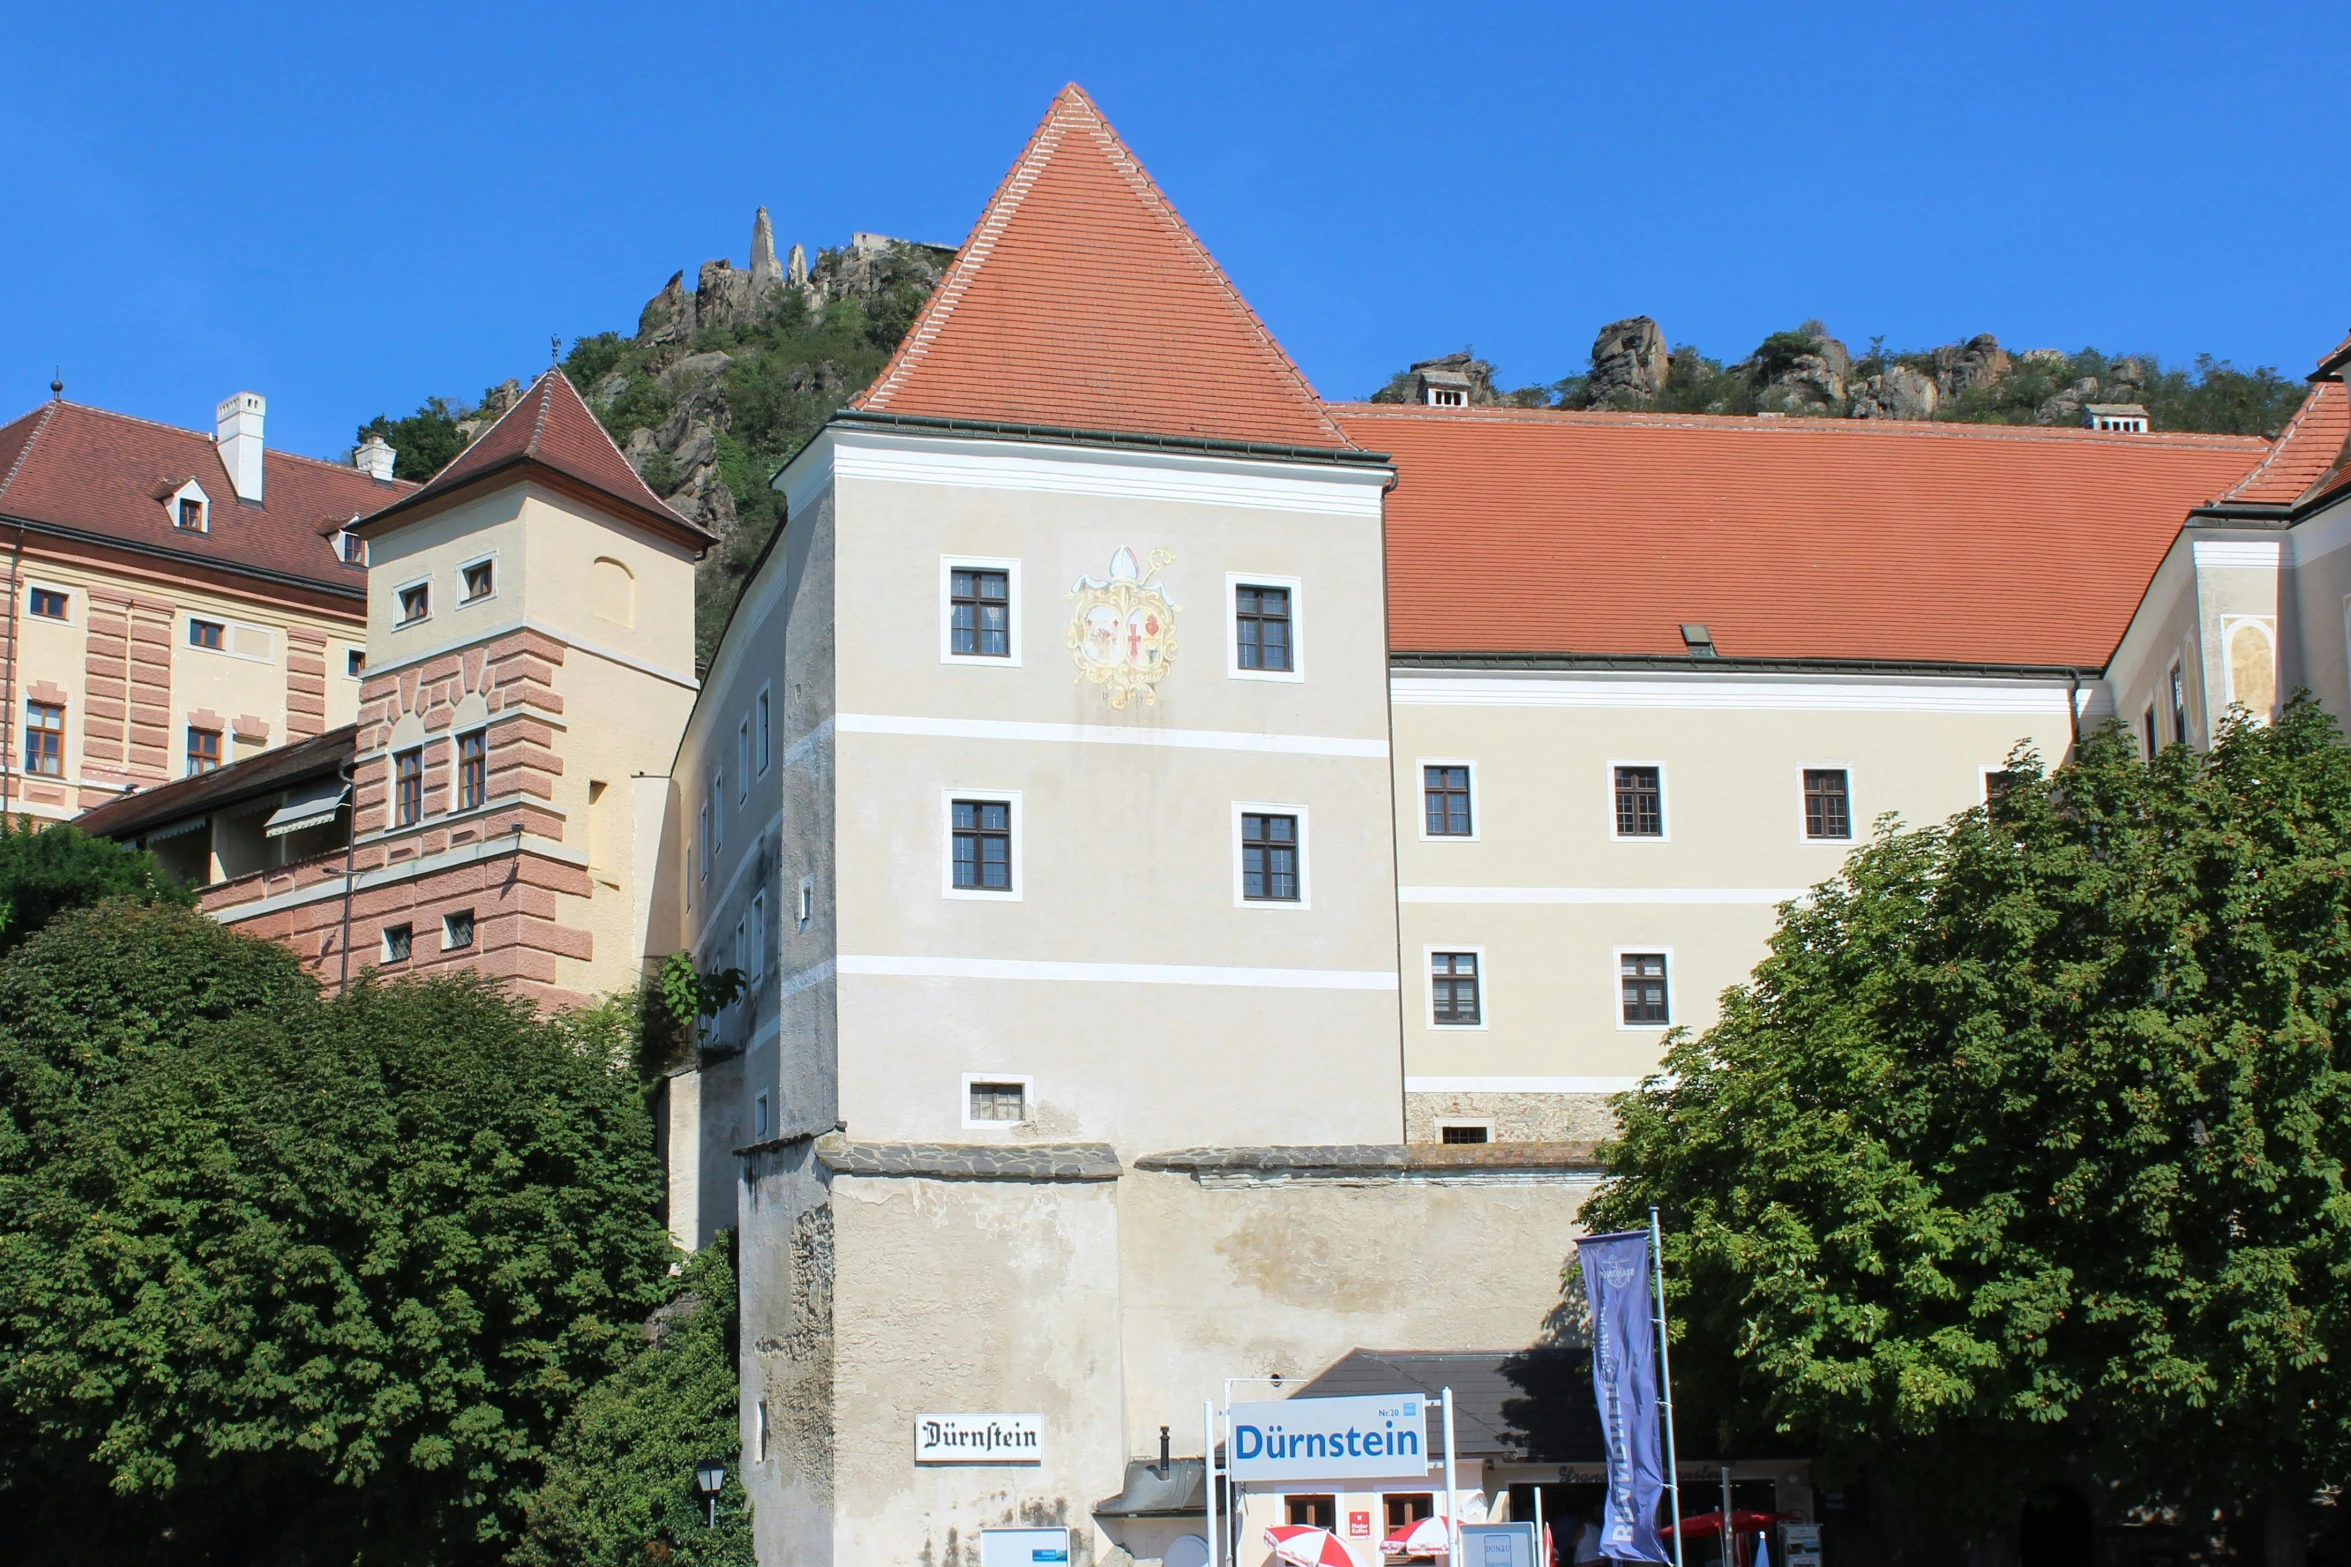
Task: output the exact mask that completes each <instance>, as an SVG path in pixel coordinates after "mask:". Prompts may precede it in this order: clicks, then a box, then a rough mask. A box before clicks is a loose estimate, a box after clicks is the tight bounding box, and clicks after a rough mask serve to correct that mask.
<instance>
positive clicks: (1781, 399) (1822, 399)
mask: <svg viewBox="0 0 2351 1567" xmlns="http://www.w3.org/2000/svg"><path fill="white" fill-rule="evenodd" d="M1743 368H1744V369H1745V371H1746V374H1747V377H1748V380H1749V382H1750V383H1751V384H1752V385H1753V386H1754V387H1755V389H1756V391H1757V392H1758V393H1759V394H1760V395H1759V398H1758V402H1759V404H1760V406H1761V407H1762V409H1763V411H1765V412H1767V413H1781V414H1806V415H1816V416H1817V415H1831V414H1841V413H1844V412H1845V411H1846V406H1845V391H1846V381H1847V379H1848V378H1849V377H1850V376H1851V375H1852V373H1853V356H1852V355H1851V354H1849V353H1847V352H1846V351H1845V345H1844V344H1843V343H1840V342H1838V341H1837V340H1836V339H1835V338H1833V337H1831V336H1829V332H1828V328H1827V327H1825V326H1823V325H1821V324H1820V323H1819V322H1818V321H1807V322H1805V323H1804V324H1803V325H1802V326H1800V327H1798V328H1796V330H1795V331H1793V332H1775V333H1773V334H1772V335H1771V336H1770V337H1768V338H1766V339H1764V341H1763V344H1762V346H1761V347H1759V348H1757V349H1756V351H1755V353H1754V354H1753V355H1752V356H1751V357H1750V358H1749V359H1748V360H1747V362H1746V364H1745V366H1744V367H1743Z"/></svg>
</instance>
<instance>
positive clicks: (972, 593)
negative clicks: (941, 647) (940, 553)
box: [947, 566, 1012, 658]
mask: <svg viewBox="0 0 2351 1567" xmlns="http://www.w3.org/2000/svg"><path fill="white" fill-rule="evenodd" d="M948 578H949V581H948V591H947V606H948V624H947V648H948V651H949V652H952V653H956V654H959V655H964V656H969V657H975V658H1010V657H1011V656H1012V574H1011V573H1010V572H1005V571H981V570H978V569H977V568H970V567H961V566H959V567H956V568H955V569H954V570H953V571H951V572H950V573H949V574H948Z"/></svg>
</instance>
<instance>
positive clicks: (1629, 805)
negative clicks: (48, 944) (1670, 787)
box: [1616, 767, 1665, 838]
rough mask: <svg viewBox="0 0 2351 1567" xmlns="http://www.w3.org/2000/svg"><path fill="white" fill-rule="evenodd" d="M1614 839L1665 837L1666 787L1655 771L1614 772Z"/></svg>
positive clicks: (1645, 769) (1620, 770)
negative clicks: (1616, 837)
mask: <svg viewBox="0 0 2351 1567" xmlns="http://www.w3.org/2000/svg"><path fill="white" fill-rule="evenodd" d="M1616 835H1617V836H1618V837H1619V838H1662V837H1664V836H1665V787H1664V784H1663V782H1662V781H1661V780H1660V779H1659V777H1658V770H1657V769H1656V768H1654V767H1620V768H1618V769H1617V770H1616Z"/></svg>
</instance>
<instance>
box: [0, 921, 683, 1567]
mask: <svg viewBox="0 0 2351 1567" xmlns="http://www.w3.org/2000/svg"><path fill="white" fill-rule="evenodd" d="M624 1054H625V1052H622V1051H621V1050H619V1049H618V1048H617V1046H616V1042H615V1041H614V1039H613V1038H612V1037H611V1031H610V1030H609V1029H604V1030H601V1031H598V1030H596V1029H593V1028H591V1029H590V1030H588V1031H586V1032H582V1031H580V1030H578V1029H576V1028H575V1027H574V1026H573V1025H571V1024H568V1023H565V1022H561V1021H548V1020H543V1019H541V1018H539V1017H538V1016H536V1014H535V1013H534V1012H533V1011H532V1010H531V1009H530V1007H529V1006H528V1005H527V1004H525V1003H522V1002H519V1001H517V1000H514V999H511V998H509V997H507V996H505V995H503V994H502V993H501V992H499V991H498V990H497V989H495V988H494V987H493V986H492V985H490V984H489V983H488V982H486V981H482V980H478V979H470V978H469V979H448V980H432V981H425V982H405V983H400V984H395V985H380V984H377V983H374V982H372V981H370V982H363V983H361V984H359V985H357V986H355V987H354V988H353V989H352V990H351V991H350V992H349V993H348V994H347V995H345V996H344V997H342V998H340V999H338V1000H335V1001H331V1002H326V1001H322V1000H321V999H320V997H319V994H318V991H317V987H316V986H315V984H314V983H313V982H312V981H311V980H310V979H309V978H308V977H307V976H306V975H305V974H304V973H303V971H302V970H301V968H300V967H299V965H298V964H297V963H296V962H295V960H294V958H293V957H292V955H291V954H289V953H287V952H285V951H284V950H283V949H281V948H278V947H276V946H274V945H272V944H269V943H264V942H260V941H255V940H252V939H250V938H246V937H240V936H237V935H235V934H233V933H231V932H229V931H226V930H223V929H221V928H220V927H218V926H216V925H214V924H213V923H211V922H210V921H208V920H206V919H204V918H202V917H201V916H199V915H196V914H193V913H191V912H188V911H186V910H181V909H174V908H160V907H141V906H137V905H133V904H129V903H123V902H113V903H106V904H100V905H96V906H93V907H92V908H89V909H86V910H81V911H77V912H74V913H70V914H67V915H64V916H61V917H60V918H58V919H57V920H55V921H53V922H52V923H51V924H50V926H49V927H48V928H47V929H46V930H44V931H42V932H41V933H40V934H39V935H38V936H36V937H34V938H33V939H32V940H30V941H28V942H26V943H25V945H24V946H23V947H22V948H20V949H19V950H18V951H17V952H16V953H14V954H13V955H11V956H10V957H9V958H7V959H6V960H5V961H0V1514H4V1515H6V1516H7V1517H8V1518H9V1520H10V1523H9V1534H10V1537H11V1547H12V1549H13V1550H14V1551H15V1552H16V1553H17V1558H16V1559H19V1560H26V1561H35V1562H43V1561H50V1560H57V1561H63V1560H66V1559H68V1558H69V1557H70V1558H71V1559H73V1560H77V1561H82V1560H107V1561H128V1562H137V1561H147V1560H157V1561H161V1560H174V1559H199V1560H200V1559H207V1558H208V1557H209V1558H211V1559H230V1558H232V1557H233V1558H235V1559H239V1560H249V1561H258V1562H285V1563H293V1562H300V1561H342V1562H377V1561H383V1562H420V1563H421V1562H452V1563H454V1562H467V1561H479V1560H491V1559H494V1558H495V1557H496V1555H497V1554H498V1553H499V1551H501V1550H502V1549H503V1548H504V1546H505V1544H506V1543H508V1542H509V1541H510V1539H511V1537H512V1535H513V1533H514V1531H515V1529H516V1527H517V1526H518V1524H519V1523H520V1521H521V1517H522V1509H523V1504H524V1502H525V1500H526V1498H527V1497H528V1496H529V1495H530V1493H531V1492H532V1491H533V1490H534V1489H535V1488H536V1487H537V1485H538V1484H539V1483H540V1479H541V1465H542V1463H543V1461H544V1459H545V1456H546V1454H547V1452H548V1448H549V1443H550V1442H551V1441H552V1439H553V1437H554V1435H555V1433H556V1431H557V1430H558V1429H559V1428H560V1426H561V1425H562V1423H563V1421H564V1420H565V1418H566V1417H567V1416H568V1415H569V1413H570V1411H571V1408H572V1406H573V1405H574V1403H575V1402H576V1401H577V1399H578V1398H579V1396H580V1395H581V1394H582V1393H583V1392H584V1391H585V1390H586V1389H587V1388H588V1387H589V1386H591V1385H592V1384H593V1383H594V1382H595V1381H596V1380H598V1379H599V1378H600V1377H602V1376H603V1375H604V1374H606V1373H607V1372H609V1371H611V1370H613V1369H614V1368H616V1367H618V1366H620V1365H622V1364H624V1363H625V1362H626V1361H627V1359H628V1358H629V1356H630V1355H631V1354H632V1353H633V1352H634V1350H635V1348H636V1346H637V1345H638V1344H639V1343H640V1342H641V1339H640V1338H639V1334H638V1327H637V1324H638V1322H639V1321H640V1320H641V1319H642V1317H643V1315H644V1313H645V1312H646V1311H647V1309H649V1308H650V1307H651V1306H652V1305H653V1304H654V1303H655V1302H656V1301H657V1300H658V1299H659V1298H660V1295H661V1293H662V1288H663V1280H664V1276H665V1273H666V1270H667V1267H668V1264H669V1260H670V1256H671V1249H670V1246H669V1242H668V1238H667V1236H666V1234H665V1233H664V1232H663V1230H662V1228H661V1226H660V1224H659V1222H658V1221H657V1220H656V1218H655V1217H654V1211H655V1204H656V1202H657V1200H658V1197H659V1193H660V1176H659V1171H658V1169H657V1167H656V1165H655V1162H654V1160H653V1157H652V1153H651V1146H652V1138H651V1134H650V1128H649V1127H648V1125H647V1123H646V1121H645V1118H644V1114H643V1110H642V1107H641V1105H640V1103H639V1100H638V1096H637V1093H636V1090H635V1084H634V1081H633V1077H632V1074H631V1073H630V1072H629V1071H628V1070H627V1063H626V1061H625V1059H620V1058H621V1057H623V1056H624Z"/></svg>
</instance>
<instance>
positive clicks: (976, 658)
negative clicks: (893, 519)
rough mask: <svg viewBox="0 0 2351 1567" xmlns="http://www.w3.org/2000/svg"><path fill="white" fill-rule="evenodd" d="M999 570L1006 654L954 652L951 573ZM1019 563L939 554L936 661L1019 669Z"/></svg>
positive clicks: (952, 582)
mask: <svg viewBox="0 0 2351 1567" xmlns="http://www.w3.org/2000/svg"><path fill="white" fill-rule="evenodd" d="M958 567H961V568H962V569H964V570H965V571H1001V572H1003V573H1004V618H1005V631H1006V633H1007V635H1006V637H1005V646H1006V649H1007V651H1006V653H1005V655H1004V656H1003V657H1002V658H998V657H997V656H996V655H995V654H993V653H958V652H956V651H955V572H956V568H958ZM1020 620H1021V616H1020V562H1019V561H1018V560H1014V559H1008V558H1004V557H999V556H994V555H942V556H940V557H939V662H940V663H942V664H972V665H977V666H980V667H982V668H986V669H1018V668H1020V659H1021V654H1020Z"/></svg>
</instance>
